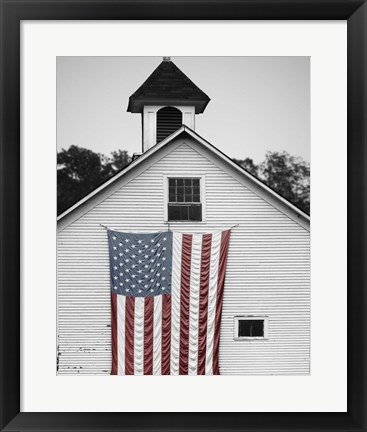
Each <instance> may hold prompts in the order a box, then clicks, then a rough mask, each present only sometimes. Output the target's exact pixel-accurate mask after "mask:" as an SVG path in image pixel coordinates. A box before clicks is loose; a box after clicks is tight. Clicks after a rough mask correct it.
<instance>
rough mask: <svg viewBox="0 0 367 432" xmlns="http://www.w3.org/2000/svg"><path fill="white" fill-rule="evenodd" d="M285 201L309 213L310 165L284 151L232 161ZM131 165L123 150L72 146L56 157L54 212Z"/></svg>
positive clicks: (74, 201)
mask: <svg viewBox="0 0 367 432" xmlns="http://www.w3.org/2000/svg"><path fill="white" fill-rule="evenodd" d="M233 160H234V161H235V162H236V163H238V164H239V165H241V166H242V167H243V168H245V169H246V170H247V171H249V172H250V173H251V174H252V175H254V176H256V177H258V178H259V179H260V180H262V181H263V182H264V183H266V184H267V185H268V186H270V187H271V188H272V189H274V190H275V191H276V192H278V193H279V194H281V195H282V196H283V197H284V198H286V199H287V200H289V201H290V202H292V203H293V204H294V205H296V206H297V207H299V208H301V209H302V210H303V211H305V212H306V213H308V214H309V212H310V165H309V164H308V163H307V162H306V161H304V160H303V159H302V158H299V157H294V156H291V155H290V154H289V153H287V152H267V153H266V156H265V160H264V161H263V162H262V163H260V164H259V165H256V164H255V163H254V161H253V160H252V159H250V158H246V159H243V160H241V159H233ZM130 162H131V157H130V156H129V154H128V152H127V151H126V150H119V151H115V152H112V153H111V156H110V157H106V156H104V155H103V154H99V153H94V152H93V151H92V150H88V149H85V148H81V147H78V146H75V145H72V146H70V148H69V149H68V150H64V149H63V150H61V152H60V153H58V155H57V164H58V166H57V210H58V214H61V213H63V212H64V211H65V210H67V209H68V208H69V207H71V206H72V205H73V204H75V203H76V202H78V201H79V200H81V199H82V198H83V197H85V196H86V195H88V193H90V192H92V191H93V190H94V189H96V188H97V187H98V186H100V185H101V184H102V183H104V182H105V181H107V180H108V179H109V178H111V177H112V176H113V175H115V174H116V173H117V172H118V171H120V170H121V169H123V168H124V167H125V166H127V165H128V164H129V163H130Z"/></svg>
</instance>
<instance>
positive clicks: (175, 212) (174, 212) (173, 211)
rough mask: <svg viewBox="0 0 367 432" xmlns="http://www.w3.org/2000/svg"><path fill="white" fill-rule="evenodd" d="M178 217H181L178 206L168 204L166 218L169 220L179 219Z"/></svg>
mask: <svg viewBox="0 0 367 432" xmlns="http://www.w3.org/2000/svg"><path fill="white" fill-rule="evenodd" d="M180 217H181V212H180V206H176V205H169V206H168V220H171V221H174V220H180Z"/></svg>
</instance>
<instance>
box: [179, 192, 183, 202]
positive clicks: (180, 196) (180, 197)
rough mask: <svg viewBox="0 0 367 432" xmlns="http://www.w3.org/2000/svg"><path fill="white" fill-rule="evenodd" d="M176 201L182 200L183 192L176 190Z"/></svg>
mask: <svg viewBox="0 0 367 432" xmlns="http://www.w3.org/2000/svg"><path fill="white" fill-rule="evenodd" d="M177 202H184V196H183V192H182V191H181V192H178V191H177Z"/></svg>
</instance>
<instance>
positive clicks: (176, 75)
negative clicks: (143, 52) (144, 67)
mask: <svg viewBox="0 0 367 432" xmlns="http://www.w3.org/2000/svg"><path fill="white" fill-rule="evenodd" d="M209 101H210V98H209V97H208V96H207V95H206V94H205V93H204V92H203V91H202V90H200V89H199V87H198V86H196V85H195V84H194V83H193V82H192V81H191V80H190V78H188V77H187V76H186V75H185V74H184V73H183V72H182V71H181V70H180V69H179V68H178V67H177V66H176V65H175V64H174V63H173V62H172V61H171V59H170V57H164V60H163V61H162V62H161V63H160V65H159V66H158V67H157V68H156V69H155V70H154V71H153V73H152V74H151V75H150V76H149V77H148V79H147V80H146V81H145V82H144V83H143V84H142V85H141V86H140V87H139V88H138V89H137V90H136V92H135V93H133V94H132V95H131V96H130V98H129V105H128V108H127V111H128V112H131V113H141V112H142V111H143V107H144V105H191V106H195V113H196V114H200V113H202V112H204V110H205V108H206V106H207V104H208V103H209Z"/></svg>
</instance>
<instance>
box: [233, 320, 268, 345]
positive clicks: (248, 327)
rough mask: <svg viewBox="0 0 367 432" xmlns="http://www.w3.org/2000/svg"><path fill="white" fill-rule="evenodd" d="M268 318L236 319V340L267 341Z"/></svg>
mask: <svg viewBox="0 0 367 432" xmlns="http://www.w3.org/2000/svg"><path fill="white" fill-rule="evenodd" d="M267 337H268V317H266V316H261V317H260V316H243V317H235V318H234V339H235V340H242V339H267Z"/></svg>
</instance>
